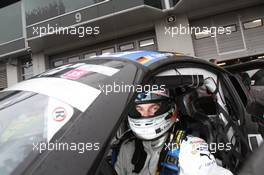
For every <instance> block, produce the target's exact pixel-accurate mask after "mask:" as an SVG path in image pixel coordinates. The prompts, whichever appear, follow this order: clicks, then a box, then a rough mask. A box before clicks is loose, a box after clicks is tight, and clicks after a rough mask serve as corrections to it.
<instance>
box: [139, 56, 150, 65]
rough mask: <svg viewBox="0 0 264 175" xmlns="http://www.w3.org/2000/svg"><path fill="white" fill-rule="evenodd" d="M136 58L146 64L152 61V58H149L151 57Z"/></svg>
mask: <svg viewBox="0 0 264 175" xmlns="http://www.w3.org/2000/svg"><path fill="white" fill-rule="evenodd" d="M136 60H137V62H139V63H140V64H145V63H147V62H149V61H150V59H149V58H146V57H140V58H138V59H136Z"/></svg>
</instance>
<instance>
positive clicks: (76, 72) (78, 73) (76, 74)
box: [61, 68, 89, 80]
mask: <svg viewBox="0 0 264 175" xmlns="http://www.w3.org/2000/svg"><path fill="white" fill-rule="evenodd" d="M88 72H89V71H87V70H83V69H79V68H77V69H73V70H71V71H69V72H66V73H65V74H63V75H62V76H61V77H62V78H67V79H71V80H77V79H79V78H81V77H83V76H85V75H87V74H88Z"/></svg>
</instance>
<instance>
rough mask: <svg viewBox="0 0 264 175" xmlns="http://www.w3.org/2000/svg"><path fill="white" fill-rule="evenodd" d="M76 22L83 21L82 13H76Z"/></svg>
mask: <svg viewBox="0 0 264 175" xmlns="http://www.w3.org/2000/svg"><path fill="white" fill-rule="evenodd" d="M75 21H76V22H81V21H82V14H81V13H79V12H78V13H75Z"/></svg>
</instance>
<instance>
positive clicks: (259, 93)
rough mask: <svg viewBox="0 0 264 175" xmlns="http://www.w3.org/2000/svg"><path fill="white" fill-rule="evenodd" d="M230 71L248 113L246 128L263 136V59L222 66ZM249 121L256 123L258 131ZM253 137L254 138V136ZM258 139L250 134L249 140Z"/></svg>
mask: <svg viewBox="0 0 264 175" xmlns="http://www.w3.org/2000/svg"><path fill="white" fill-rule="evenodd" d="M224 68H225V69H226V70H228V71H229V72H231V73H232V74H233V75H231V79H232V80H231V81H232V83H233V85H234V86H235V88H236V90H237V93H238V94H239V96H240V98H241V100H242V101H243V102H244V105H245V107H246V108H247V112H248V113H249V114H248V115H250V120H248V124H249V125H248V129H249V130H250V132H251V133H254V132H259V133H261V135H262V137H263V136H264V120H263V114H264V110H263V109H264V60H256V61H251V62H247V63H241V64H237V65H231V66H226V67H224ZM251 121H254V122H256V123H257V124H258V131H253V130H252V128H253V126H252V125H254V124H253V123H252V122H251ZM254 137H255V138H254ZM257 138H258V139H257ZM252 139H253V140H255V142H256V139H257V140H259V139H260V137H259V136H257V135H254V134H252V135H251V136H249V140H252Z"/></svg>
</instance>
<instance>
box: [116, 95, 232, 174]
mask: <svg viewBox="0 0 264 175" xmlns="http://www.w3.org/2000/svg"><path fill="white" fill-rule="evenodd" d="M177 121H178V116H177V106H176V104H175V102H174V101H173V99H172V98H171V97H170V95H169V91H168V90H167V91H166V92H164V91H163V92H161V91H152V92H144V93H139V94H138V95H137V98H136V100H135V102H134V104H133V105H132V108H131V110H130V111H129V115H128V123H129V126H130V128H131V130H132V132H133V133H134V135H135V136H136V138H135V139H128V140H126V141H124V142H123V144H122V145H121V148H120V151H119V154H118V157H117V161H116V163H115V170H116V172H117V174H118V175H136V174H140V175H155V174H161V175H178V174H180V175H200V174H202V175H214V174H221V175H231V174H232V173H231V172H230V171H229V170H227V169H224V168H222V167H220V166H218V165H217V164H216V160H215V158H214V156H213V155H212V154H211V153H210V151H209V150H208V145H207V143H206V142H205V141H204V140H203V139H200V138H198V137H192V136H190V135H189V136H186V134H185V131H184V130H179V129H177V127H176V123H177Z"/></svg>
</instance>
